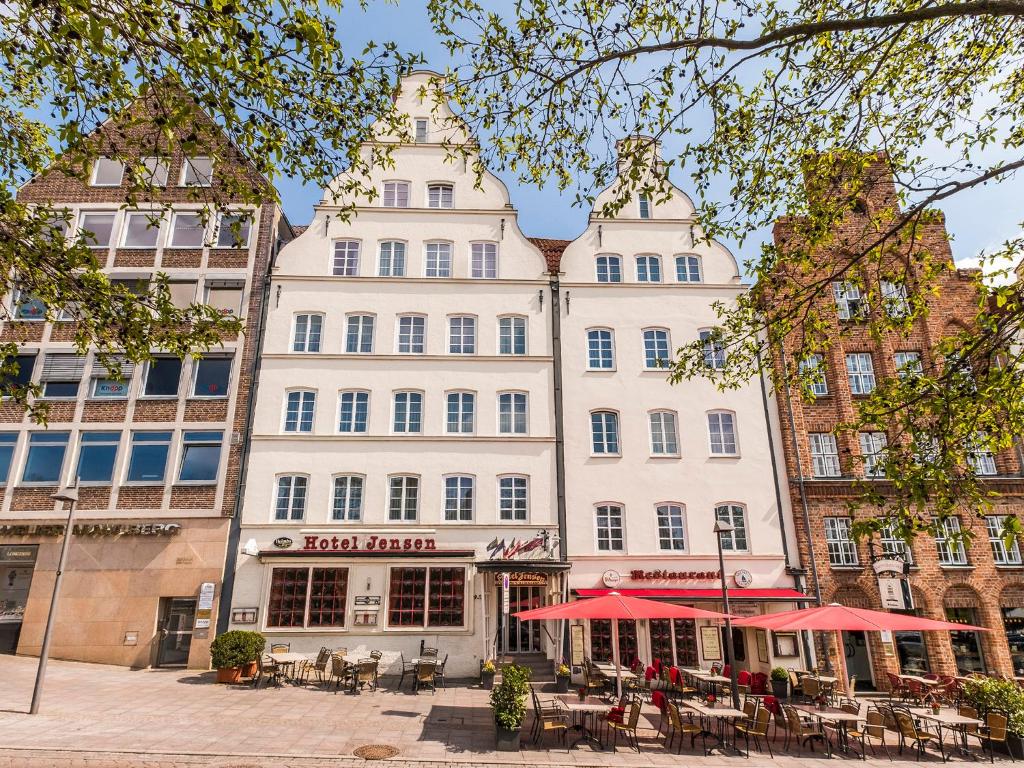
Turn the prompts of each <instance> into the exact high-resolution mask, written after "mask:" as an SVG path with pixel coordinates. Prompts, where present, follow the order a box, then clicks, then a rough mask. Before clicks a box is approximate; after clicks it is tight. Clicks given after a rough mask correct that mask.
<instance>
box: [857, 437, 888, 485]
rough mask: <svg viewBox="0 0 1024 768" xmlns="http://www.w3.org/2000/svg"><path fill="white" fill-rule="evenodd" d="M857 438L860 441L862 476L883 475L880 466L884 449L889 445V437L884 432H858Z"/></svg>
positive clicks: (882, 469)
mask: <svg viewBox="0 0 1024 768" xmlns="http://www.w3.org/2000/svg"><path fill="white" fill-rule="evenodd" d="M857 438H858V441H859V443H860V454H861V465H862V466H863V467H864V477H885V469H884V467H882V466H881V463H882V462H883V461H884V460H885V449H886V448H887V447H888V445H889V438H888V437H887V436H886V434H885V432H878V431H875V432H860V433H858V435H857Z"/></svg>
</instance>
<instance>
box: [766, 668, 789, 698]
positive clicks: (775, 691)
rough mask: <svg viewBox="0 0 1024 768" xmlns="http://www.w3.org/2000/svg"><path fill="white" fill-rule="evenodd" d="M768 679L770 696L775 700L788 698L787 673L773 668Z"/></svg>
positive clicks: (781, 669)
mask: <svg viewBox="0 0 1024 768" xmlns="http://www.w3.org/2000/svg"><path fill="white" fill-rule="evenodd" d="M769 677H770V678H771V681H772V695H773V696H774V697H775V698H776V699H787V698H789V672H787V671H786V670H785V669H784V668H783V667H775V668H774V669H772V672H771V674H770V675H769Z"/></svg>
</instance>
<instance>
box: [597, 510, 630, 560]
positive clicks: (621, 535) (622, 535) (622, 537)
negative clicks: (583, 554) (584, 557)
mask: <svg viewBox="0 0 1024 768" xmlns="http://www.w3.org/2000/svg"><path fill="white" fill-rule="evenodd" d="M604 508H607V509H608V510H609V511H608V512H607V513H605V514H607V515H608V516H609V525H608V526H607V531H608V533H607V539H608V546H607V547H604V548H602V547H601V523H600V515H601V510H602V509H604ZM612 509H617V510H618V519H619V524H618V536H617V537H615V539H617V540H618V544H619V545H618V546H617V547H614V546H612V544H613V543H614V539H613V532H614V531H615V528H614V526H612V525H611V510H612ZM593 520H594V551H595V552H597V553H598V554H600V553H601V552H625V551H626V505H625V504H621V503H619V502H617V501H601V502H598V503H597V504H595V505H594V517H593Z"/></svg>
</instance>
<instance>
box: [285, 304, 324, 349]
mask: <svg viewBox="0 0 1024 768" xmlns="http://www.w3.org/2000/svg"><path fill="white" fill-rule="evenodd" d="M323 327H324V316H323V315H321V314H316V313H312V312H310V313H302V314H298V315H295V328H294V330H293V332H292V352H319V351H320V337H321V335H322V334H323Z"/></svg>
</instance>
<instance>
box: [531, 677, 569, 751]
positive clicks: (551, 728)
mask: <svg viewBox="0 0 1024 768" xmlns="http://www.w3.org/2000/svg"><path fill="white" fill-rule="evenodd" d="M530 694H531V696H532V698H533V726H532V732H533V743H534V744H539V743H540V742H541V741H542V740H543V738H544V734H545V733H548V732H555V733H558V734H559V735H560V736H561V738H562V741H563V742H564V741H565V735H566V733H567V732H568V730H569V721H568V718H567V717H566V712H565V710H564V709H563V708H562V706H561V705H560V704H559V703H558V702H557V700H554V699H552V700H551V701H550V703H544V704H542V703H541V700H540V697H538V696H537V689H536V688H534V687H533V686H532V685H531V686H530ZM566 750H567V751H568V745H567V746H566Z"/></svg>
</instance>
